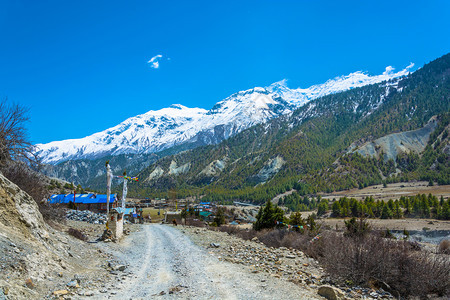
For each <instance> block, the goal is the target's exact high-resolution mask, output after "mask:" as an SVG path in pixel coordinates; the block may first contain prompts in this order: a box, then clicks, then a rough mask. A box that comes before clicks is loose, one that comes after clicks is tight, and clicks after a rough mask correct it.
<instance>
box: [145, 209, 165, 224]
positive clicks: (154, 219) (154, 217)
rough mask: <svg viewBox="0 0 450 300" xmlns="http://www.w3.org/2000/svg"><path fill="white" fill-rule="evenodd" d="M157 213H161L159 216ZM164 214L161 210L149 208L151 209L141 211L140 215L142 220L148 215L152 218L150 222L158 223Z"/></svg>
mask: <svg viewBox="0 0 450 300" xmlns="http://www.w3.org/2000/svg"><path fill="white" fill-rule="evenodd" d="M159 211H161V214H160V215H158V212H159ZM165 212H166V211H165V210H163V209H161V210H159V209H156V208H151V207H147V208H143V209H142V215H143V216H144V218H146V217H147V216H148V215H150V217H151V218H152V222H158V221H161V220H162V219H164V213H165Z"/></svg>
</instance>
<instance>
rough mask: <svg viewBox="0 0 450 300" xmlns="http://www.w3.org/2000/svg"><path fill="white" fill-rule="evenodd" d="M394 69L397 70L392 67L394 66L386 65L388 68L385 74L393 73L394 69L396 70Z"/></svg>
mask: <svg viewBox="0 0 450 300" xmlns="http://www.w3.org/2000/svg"><path fill="white" fill-rule="evenodd" d="M394 70H395V68H394V67H392V66H387V67H386V70H385V71H384V72H383V75H389V74H391V73H392V71H394Z"/></svg>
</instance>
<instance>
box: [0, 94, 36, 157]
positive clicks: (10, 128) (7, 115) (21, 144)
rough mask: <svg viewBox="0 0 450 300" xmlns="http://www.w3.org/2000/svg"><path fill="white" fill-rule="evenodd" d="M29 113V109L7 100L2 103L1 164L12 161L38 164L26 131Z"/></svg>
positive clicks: (0, 125)
mask: <svg viewBox="0 0 450 300" xmlns="http://www.w3.org/2000/svg"><path fill="white" fill-rule="evenodd" d="M27 113H28V109H26V108H24V107H22V106H20V105H18V104H9V103H8V101H7V99H4V100H2V101H0V164H3V163H5V162H7V161H11V160H14V161H27V162H28V163H33V164H34V163H35V162H37V160H36V156H35V155H34V154H33V150H34V146H33V144H31V143H30V141H29V140H28V138H27V131H26V129H25V123H26V122H27V121H28V116H27Z"/></svg>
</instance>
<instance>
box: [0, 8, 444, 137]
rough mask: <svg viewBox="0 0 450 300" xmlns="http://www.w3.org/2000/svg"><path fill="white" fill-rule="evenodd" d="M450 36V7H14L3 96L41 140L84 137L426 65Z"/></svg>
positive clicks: (4, 54) (1, 17)
mask: <svg viewBox="0 0 450 300" xmlns="http://www.w3.org/2000/svg"><path fill="white" fill-rule="evenodd" d="M449 37H450V1H312V0H310V1H283V0H278V1H263V0H259V1H111V0H109V1H33V0H30V1H19V0H13V1H9V0H3V1H1V2H0V41H1V47H0V97H1V98H2V99H3V98H5V97H8V99H9V100H10V101H11V102H15V103H19V104H21V105H24V106H26V107H29V109H30V118H31V120H30V122H29V123H28V124H27V126H28V129H29V135H30V139H31V140H32V142H35V143H40V142H50V141H54V140H62V139H69V138H80V137H84V136H87V135H90V134H92V133H95V132H98V131H101V130H104V129H106V128H109V127H112V126H114V125H117V124H118V123H120V122H121V121H123V120H125V119H126V118H128V117H132V116H135V115H137V114H142V113H145V112H147V111H149V110H156V109H160V108H163V107H167V106H169V105H170V104H172V103H180V104H183V105H185V106H188V107H202V108H206V109H209V108H211V107H212V106H213V105H214V103H216V102H217V101H220V100H222V99H223V98H225V97H227V96H229V95H230V94H232V93H234V92H237V91H239V90H244V89H249V88H252V87H255V86H267V85H270V84H271V83H273V82H275V81H279V80H281V79H288V86H289V87H291V88H297V87H302V88H306V87H309V86H311V85H313V84H317V83H322V82H324V81H326V80H327V79H330V78H333V77H335V76H339V75H346V74H349V73H351V72H354V71H359V70H362V71H367V72H369V73H370V74H380V73H382V72H383V71H384V70H385V67H386V66H388V65H392V66H393V67H395V68H396V69H397V70H399V69H402V68H404V67H406V66H407V65H408V64H409V63H410V62H413V63H415V65H416V67H420V66H422V65H423V64H424V63H427V62H429V61H431V60H434V59H435V58H437V57H439V56H442V55H443V54H445V53H447V52H449V51H450V38H449ZM156 55H162V57H161V58H159V60H158V64H159V67H158V68H152V66H153V63H154V62H155V61H153V63H148V61H149V60H150V59H151V58H152V57H154V56H156Z"/></svg>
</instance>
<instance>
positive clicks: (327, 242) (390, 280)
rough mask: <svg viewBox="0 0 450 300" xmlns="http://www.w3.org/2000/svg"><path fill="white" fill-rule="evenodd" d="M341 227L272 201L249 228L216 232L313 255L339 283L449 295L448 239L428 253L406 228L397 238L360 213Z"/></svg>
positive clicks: (408, 293)
mask: <svg viewBox="0 0 450 300" xmlns="http://www.w3.org/2000/svg"><path fill="white" fill-rule="evenodd" d="M344 224H345V227H344V230H342V231H338V230H331V228H326V227H325V226H321V224H320V223H319V221H318V220H316V219H315V218H314V215H310V216H309V217H308V218H306V219H304V218H302V216H301V213H299V212H297V213H293V214H291V215H290V217H289V218H287V217H286V216H285V215H284V214H283V211H282V210H281V209H280V208H278V207H277V206H275V205H273V204H271V202H270V201H269V202H267V203H266V205H265V206H264V207H261V209H260V212H259V213H258V216H257V221H256V222H255V223H254V225H253V228H252V229H240V228H239V227H237V226H221V227H219V228H218V230H220V231H224V232H228V233H229V234H234V235H236V236H238V237H240V238H243V239H246V240H252V239H253V240H255V238H256V239H257V240H259V241H260V242H262V243H264V244H265V245H266V246H268V247H287V248H294V249H298V250H301V251H303V252H304V253H305V254H307V255H308V256H310V257H313V258H315V259H317V260H318V261H319V262H320V264H321V265H322V266H323V267H324V268H325V270H326V272H327V273H328V274H329V275H330V276H331V279H332V281H333V282H334V283H335V284H339V285H347V286H353V285H363V286H367V287H376V288H383V289H384V290H386V291H388V292H390V293H391V294H393V295H394V296H395V297H399V296H401V297H409V296H416V297H427V296H431V297H436V296H439V297H445V296H449V295H450V258H449V255H448V253H450V252H449V250H448V249H449V245H448V241H443V242H442V243H441V244H440V245H439V246H438V247H436V250H435V251H433V252H430V251H429V250H426V249H423V248H422V246H421V245H420V244H418V243H417V242H411V241H409V240H408V233H407V232H405V234H404V238H403V239H400V240H397V239H395V238H394V237H393V235H392V234H390V232H389V231H388V230H387V231H379V230H373V229H372V228H371V226H370V223H368V220H367V219H366V218H359V219H357V218H355V217H353V218H351V219H349V220H347V221H345V223H344Z"/></svg>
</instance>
